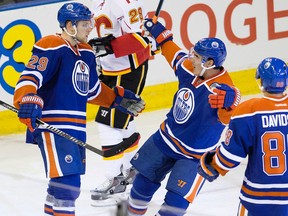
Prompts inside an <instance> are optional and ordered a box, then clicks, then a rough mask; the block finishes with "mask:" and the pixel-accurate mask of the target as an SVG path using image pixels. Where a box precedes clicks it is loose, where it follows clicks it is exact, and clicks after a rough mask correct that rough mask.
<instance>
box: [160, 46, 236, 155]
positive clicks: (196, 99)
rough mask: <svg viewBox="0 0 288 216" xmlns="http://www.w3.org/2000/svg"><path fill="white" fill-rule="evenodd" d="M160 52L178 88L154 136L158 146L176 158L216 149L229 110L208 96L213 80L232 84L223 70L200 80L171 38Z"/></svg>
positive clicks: (226, 121) (185, 56)
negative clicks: (169, 67) (213, 102)
mask: <svg viewBox="0 0 288 216" xmlns="http://www.w3.org/2000/svg"><path fill="white" fill-rule="evenodd" d="M162 54H163V55H164V56H165V58H166V60H167V61H168V62H169V64H170V66H171V67H172V68H173V69H174V71H175V74H176V76H177V78H178V81H179V85H178V90H177V92H176V93H175V95H174V99H173V106H172V108H171V110H170V111H169V113H168V114H167V118H166V120H165V121H164V122H163V123H162V124H161V127H160V129H159V130H158V132H157V133H156V136H155V138H156V139H161V140H163V141H164V142H157V141H155V143H156V145H158V146H159V148H160V149H162V150H163V151H165V153H166V154H168V155H170V156H172V157H175V158H198V159H199V158H200V157H201V155H202V154H203V153H205V152H206V151H208V150H212V149H215V148H216V146H217V143H218V141H219V139H220V136H221V133H222V131H223V129H224V128H225V125H226V124H228V123H229V120H230V116H231V115H232V111H228V110H226V109H217V108H216V109H215V108H211V106H210V104H209V102H208V96H209V95H210V94H212V93H213V92H212V89H211V85H212V84H213V83H218V84H221V83H222V84H227V85H230V86H234V85H233V82H232V80H231V78H230V76H229V74H228V72H227V71H226V70H224V69H223V70H222V71H221V72H220V73H218V74H217V75H216V76H214V77H212V78H210V79H205V80H202V79H201V78H199V77H197V76H195V75H194V74H193V65H192V63H191V61H190V60H188V59H187V54H186V53H185V52H184V51H182V50H181V49H180V48H179V47H178V46H177V45H176V44H175V43H174V42H172V41H168V42H166V43H165V44H164V45H163V46H162Z"/></svg>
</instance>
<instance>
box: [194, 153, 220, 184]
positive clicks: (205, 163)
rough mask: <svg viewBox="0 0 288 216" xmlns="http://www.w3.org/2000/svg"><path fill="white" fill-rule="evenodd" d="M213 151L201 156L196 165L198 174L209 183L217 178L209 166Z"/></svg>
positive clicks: (217, 174)
mask: <svg viewBox="0 0 288 216" xmlns="http://www.w3.org/2000/svg"><path fill="white" fill-rule="evenodd" d="M214 155H215V151H209V152H206V153H205V154H203V155H202V157H201V158H200V163H199V165H198V173H199V175H201V176H203V177H204V178H205V179H207V180H208V181H209V182H212V181H214V180H215V179H217V178H218V176H219V173H218V172H217V171H216V170H215V169H214V168H213V167H212V166H211V165H210V163H211V162H212V159H213V156H214Z"/></svg>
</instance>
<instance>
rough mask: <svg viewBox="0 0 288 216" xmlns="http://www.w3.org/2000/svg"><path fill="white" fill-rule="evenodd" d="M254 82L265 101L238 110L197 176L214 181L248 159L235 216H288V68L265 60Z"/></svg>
mask: <svg viewBox="0 0 288 216" xmlns="http://www.w3.org/2000/svg"><path fill="white" fill-rule="evenodd" d="M256 79H258V80H259V81H260V85H261V90H262V92H263V97H260V98H251V99H249V100H247V101H244V102H243V103H241V104H240V105H239V106H238V107H237V108H236V109H235V110H234V112H233V115H232V117H231V121H230V124H229V127H228V130H227V132H226V139H225V141H224V142H222V145H220V147H218V148H217V149H216V151H209V152H207V153H206V154H204V155H203V156H202V157H201V160H200V161H201V163H200V165H199V173H200V174H201V175H202V176H203V177H204V178H206V179H208V180H209V181H213V180H215V179H216V178H217V177H218V176H219V173H220V174H221V175H225V174H226V173H227V172H228V171H229V170H231V169H233V168H235V167H237V166H238V165H239V164H240V163H241V161H243V160H244V159H245V158H246V157H247V156H248V163H247V167H246V171H245V177H244V180H243V184H242V187H241V193H240V204H239V208H238V214H237V216H287V215H288V171H287V167H288V160H287V158H288V152H287V142H288V136H287V134H288V96H287V94H286V93H285V89H286V87H287V84H288V83H287V81H288V71H287V65H286V63H285V62H284V61H283V60H281V59H278V58H274V57H271V58H265V59H264V60H263V61H262V62H261V63H260V64H259V66H258V68H257V71H256Z"/></svg>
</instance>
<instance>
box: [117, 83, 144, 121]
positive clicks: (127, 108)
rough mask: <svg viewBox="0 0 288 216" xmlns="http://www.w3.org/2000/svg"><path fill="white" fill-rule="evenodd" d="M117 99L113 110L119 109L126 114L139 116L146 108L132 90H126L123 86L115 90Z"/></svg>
mask: <svg viewBox="0 0 288 216" xmlns="http://www.w3.org/2000/svg"><path fill="white" fill-rule="evenodd" d="M113 90H114V92H115V94H116V98H115V100H114V102H113V104H112V106H111V108H117V109H119V110H120V111H122V112H124V113H128V114H130V115H132V116H138V114H139V113H141V112H142V110H143V109H144V108H145V102H144V101H143V100H142V99H141V98H140V97H139V96H138V95H136V94H134V93H133V92H132V91H130V90H126V89H124V88H123V87H121V86H116V87H114V88H113Z"/></svg>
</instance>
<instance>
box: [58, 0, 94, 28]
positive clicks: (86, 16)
mask: <svg viewBox="0 0 288 216" xmlns="http://www.w3.org/2000/svg"><path fill="white" fill-rule="evenodd" d="M57 19H58V22H59V25H60V28H65V26H66V22H67V21H71V22H72V25H76V24H77V22H78V21H80V20H83V21H85V20H87V21H90V20H93V13H92V12H91V11H90V10H89V8H88V7H86V6H85V5H83V4H81V3H78V2H71V3H66V4H64V5H63V6H62V7H61V8H60V9H59V11H58V15H57Z"/></svg>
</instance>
